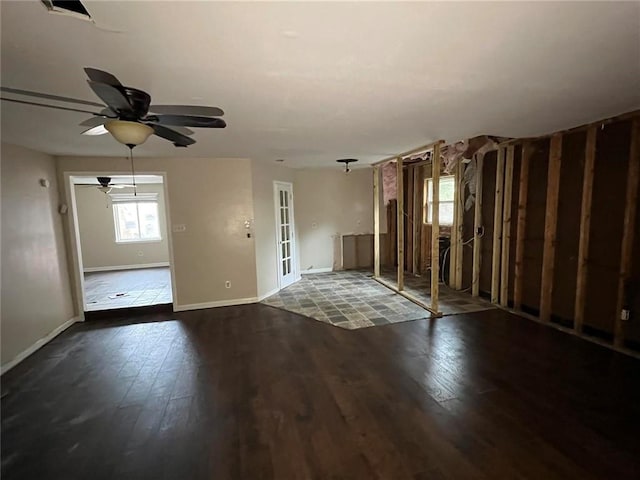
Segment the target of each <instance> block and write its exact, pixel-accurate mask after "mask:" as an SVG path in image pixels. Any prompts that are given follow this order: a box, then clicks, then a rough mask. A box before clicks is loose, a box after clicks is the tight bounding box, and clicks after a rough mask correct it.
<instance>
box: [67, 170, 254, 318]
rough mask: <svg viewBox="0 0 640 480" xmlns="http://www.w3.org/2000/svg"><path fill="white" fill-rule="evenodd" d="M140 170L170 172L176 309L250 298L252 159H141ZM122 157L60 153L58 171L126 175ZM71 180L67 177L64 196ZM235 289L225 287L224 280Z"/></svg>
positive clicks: (252, 248) (252, 271)
mask: <svg viewBox="0 0 640 480" xmlns="http://www.w3.org/2000/svg"><path fill="white" fill-rule="evenodd" d="M135 162H136V171H137V172H139V173H140V174H143V173H147V174H157V173H162V172H166V174H167V176H166V181H167V189H168V198H167V199H166V202H167V205H168V206H169V215H170V218H171V223H172V225H180V224H182V225H186V231H184V232H178V233H175V232H171V228H168V231H169V232H170V233H169V234H170V236H171V244H172V246H173V259H172V267H173V273H174V277H175V289H174V294H175V295H176V296H177V303H176V304H175V305H174V308H178V309H181V308H199V307H203V308H204V307H206V306H215V305H219V304H224V303H230V304H233V303H240V302H243V301H244V302H247V301H252V300H254V299H255V298H256V296H257V288H256V261H255V246H254V240H253V238H247V236H246V231H245V227H244V222H245V221H246V220H249V219H252V218H253V217H254V215H253V199H252V186H251V162H250V160H248V159H216V158H177V157H174V158H138V159H136V160H135ZM130 169H131V165H130V164H128V162H127V160H126V159H125V158H124V157H119V158H107V157H91V158H88V157H59V158H58V175H59V178H64V176H65V172H67V173H75V174H78V173H89V174H92V175H93V174H95V175H97V174H114V175H116V174H127V173H128V172H129V171H130ZM69 188H70V187H69V185H68V184H67V183H66V182H64V191H65V198H66V197H67V195H68V190H69ZM227 280H228V281H230V282H231V288H229V289H227V288H225V282H226V281H227Z"/></svg>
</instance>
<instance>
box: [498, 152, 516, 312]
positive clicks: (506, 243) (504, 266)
mask: <svg viewBox="0 0 640 480" xmlns="http://www.w3.org/2000/svg"><path fill="white" fill-rule="evenodd" d="M514 153H515V146H514V145H509V146H508V147H507V159H506V162H505V167H504V202H503V208H502V260H501V262H500V305H502V306H503V307H506V306H508V304H509V250H510V246H511V196H512V193H513V157H514Z"/></svg>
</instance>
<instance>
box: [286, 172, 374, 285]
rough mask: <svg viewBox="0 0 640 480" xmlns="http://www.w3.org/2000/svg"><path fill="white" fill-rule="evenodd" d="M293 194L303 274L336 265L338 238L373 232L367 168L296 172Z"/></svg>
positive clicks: (369, 173) (370, 185) (371, 182)
mask: <svg viewBox="0 0 640 480" xmlns="http://www.w3.org/2000/svg"><path fill="white" fill-rule="evenodd" d="M294 191H295V200H294V205H295V215H296V223H297V230H298V248H299V252H300V269H301V271H302V273H304V271H305V270H312V269H313V270H315V269H321V268H333V267H334V264H335V265H338V262H339V258H337V257H338V256H339V253H340V249H339V241H338V239H339V235H341V234H342V235H344V234H348V233H373V173H372V171H371V169H370V168H363V169H358V170H353V171H352V172H350V173H349V174H345V173H344V171H341V170H338V169H331V170H330V169H305V170H296V172H295V182H294Z"/></svg>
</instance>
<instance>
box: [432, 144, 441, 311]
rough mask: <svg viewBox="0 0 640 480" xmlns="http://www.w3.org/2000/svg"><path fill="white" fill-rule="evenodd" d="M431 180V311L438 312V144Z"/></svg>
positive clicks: (435, 150) (435, 149)
mask: <svg viewBox="0 0 640 480" xmlns="http://www.w3.org/2000/svg"><path fill="white" fill-rule="evenodd" d="M432 158H433V161H432V162H431V178H432V182H433V186H432V193H433V198H432V199H431V204H432V207H431V309H432V310H433V311H435V312H438V297H439V293H440V284H439V283H438V282H439V280H440V142H438V143H437V144H436V145H435V146H434V147H433V157H432Z"/></svg>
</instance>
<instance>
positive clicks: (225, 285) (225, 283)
mask: <svg viewBox="0 0 640 480" xmlns="http://www.w3.org/2000/svg"><path fill="white" fill-rule="evenodd" d="M224 288H231V282H230V281H229V280H227V281H226V282H224Z"/></svg>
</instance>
